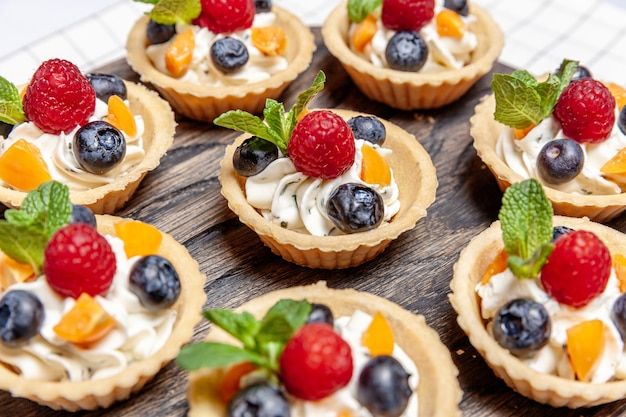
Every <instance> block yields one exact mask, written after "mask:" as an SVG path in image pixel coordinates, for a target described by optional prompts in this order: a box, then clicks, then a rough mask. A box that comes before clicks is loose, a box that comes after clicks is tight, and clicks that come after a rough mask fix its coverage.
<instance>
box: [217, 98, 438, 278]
mask: <svg viewBox="0 0 626 417" xmlns="http://www.w3.org/2000/svg"><path fill="white" fill-rule="evenodd" d="M332 111H333V112H335V113H337V114H338V115H340V116H341V117H343V118H344V119H346V120H347V119H349V118H351V117H355V116H358V115H362V114H361V113H357V112H353V111H349V110H337V109H333V110H332ZM380 121H381V122H382V123H383V124H384V125H385V128H386V129H387V139H386V140H385V143H384V145H383V147H385V148H390V149H391V150H392V151H393V153H392V155H391V157H390V159H389V160H388V161H387V162H388V163H389V166H390V167H391V169H392V170H393V175H394V178H395V180H396V182H397V184H398V188H399V199H400V201H401V208H400V211H399V212H398V214H396V215H395V217H394V218H393V219H392V221H391V222H390V223H388V224H383V225H382V226H380V227H378V228H376V229H373V230H369V231H367V232H362V233H353V234H346V235H341V236H312V235H308V234H303V233H298V232H295V231H292V230H288V229H285V228H282V227H280V226H279V225H277V224H275V223H272V222H270V221H267V220H265V219H264V218H263V216H262V215H261V214H260V213H259V212H258V211H257V210H256V209H255V208H254V207H252V206H251V205H250V204H248V202H247V201H246V195H245V188H244V186H245V177H242V176H240V175H238V174H237V173H236V172H235V169H234V167H233V154H234V152H235V149H236V148H237V146H239V145H240V144H241V143H242V142H243V141H244V140H245V139H246V138H248V137H249V136H250V135H247V134H245V135H241V136H239V137H238V138H237V139H236V140H235V142H234V143H233V144H231V145H229V146H228V147H226V154H225V156H224V158H223V159H222V161H221V163H220V166H221V172H220V174H219V180H220V183H221V184H222V195H223V196H224V197H225V198H226V200H227V201H228V207H230V209H231V210H232V211H233V212H235V214H237V215H238V216H239V220H240V221H241V222H242V223H244V224H245V225H247V226H248V227H250V228H251V229H252V230H254V231H255V232H256V233H257V234H258V235H259V237H260V238H261V240H262V241H263V243H264V244H265V245H266V246H268V247H269V248H270V249H271V250H272V252H274V253H275V254H276V255H279V256H282V257H283V258H284V259H285V260H287V261H290V262H293V263H296V264H298V265H302V266H307V267H309V268H324V269H338V268H347V267H352V266H357V265H360V264H362V263H363V262H366V261H368V260H370V259H372V258H374V257H375V256H377V255H378V254H380V253H382V251H383V250H385V248H386V247H387V246H388V245H389V243H391V241H392V240H393V239H395V238H397V237H398V236H399V235H400V234H401V233H403V232H405V231H408V230H410V229H412V228H413V227H414V226H415V224H416V223H417V221H418V220H419V219H421V218H422V217H425V216H426V209H427V208H428V207H429V206H430V205H431V204H432V203H433V201H434V200H435V194H436V189H437V186H438V182H437V176H436V173H435V166H434V165H433V163H432V161H431V159H430V155H428V153H427V152H426V150H425V149H424V148H423V147H422V145H421V144H420V143H419V142H418V141H417V139H416V138H415V136H413V135H411V134H410V133H408V132H406V131H405V130H403V129H402V128H400V127H398V126H396V125H394V124H392V123H390V122H387V121H385V120H383V119H380Z"/></svg>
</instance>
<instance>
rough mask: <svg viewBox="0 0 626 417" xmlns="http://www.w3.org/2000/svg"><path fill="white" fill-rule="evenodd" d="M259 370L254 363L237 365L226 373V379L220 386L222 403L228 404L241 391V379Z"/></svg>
mask: <svg viewBox="0 0 626 417" xmlns="http://www.w3.org/2000/svg"><path fill="white" fill-rule="evenodd" d="M257 369H258V368H257V366H256V365H255V364H253V363H252V362H241V363H237V364H235V365H233V366H231V367H230V368H228V370H227V371H226V374H225V375H224V379H222V382H221V383H220V385H219V393H220V397H221V398H222V401H224V402H225V403H228V402H229V401H230V400H231V399H232V398H233V397H234V396H235V394H237V393H238V392H239V391H241V378H243V377H244V376H246V375H248V374H249V373H250V372H253V371H256V370H257Z"/></svg>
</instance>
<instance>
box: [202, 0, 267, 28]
mask: <svg viewBox="0 0 626 417" xmlns="http://www.w3.org/2000/svg"><path fill="white" fill-rule="evenodd" d="M200 4H201V5H202V12H201V13H200V16H198V17H197V18H196V19H194V20H193V22H192V23H193V24H194V25H198V26H201V27H206V28H207V29H209V30H210V31H211V32H213V33H216V34H217V33H232V32H236V31H239V30H244V29H248V28H249V27H251V26H252V21H253V20H254V15H255V8H254V0H228V1H224V0H201V1H200Z"/></svg>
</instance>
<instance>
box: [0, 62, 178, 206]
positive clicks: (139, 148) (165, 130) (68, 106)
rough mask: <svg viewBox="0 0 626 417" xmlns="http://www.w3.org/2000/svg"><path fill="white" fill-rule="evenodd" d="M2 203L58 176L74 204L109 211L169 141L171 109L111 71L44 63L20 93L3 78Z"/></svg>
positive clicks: (172, 125) (0, 90)
mask: <svg viewBox="0 0 626 417" xmlns="http://www.w3.org/2000/svg"><path fill="white" fill-rule="evenodd" d="M0 84H1V88H0V94H1V95H2V98H3V99H4V102H5V103H7V105H6V106H4V107H3V108H2V111H0V123H1V124H2V126H1V127H2V130H1V131H0V202H2V203H4V204H5V205H7V206H9V207H14V208H15V207H19V206H20V204H21V203H22V201H23V200H24V198H25V197H26V195H27V193H28V192H29V191H31V190H34V189H36V188H37V187H38V186H39V185H40V184H42V183H44V182H46V181H49V180H55V181H59V182H62V183H63V184H65V185H67V186H68V187H69V188H70V197H71V199H72V201H73V202H74V203H76V204H80V205H85V206H87V207H89V208H90V209H91V210H92V211H93V212H94V213H97V214H105V213H106V214H112V213H113V212H115V211H116V210H118V209H119V208H121V207H122V206H124V204H126V202H127V201H128V200H129V199H130V198H131V197H132V195H133V193H134V192H135V190H136V189H137V187H138V186H139V184H140V183H141V180H142V179H143V178H144V176H145V175H146V174H147V173H148V171H151V170H153V169H155V168H156V167H157V166H158V165H159V162H160V159H161V157H163V155H165V152H166V151H167V149H168V148H169V146H170V145H171V144H172V141H173V138H174V133H175V129H176V122H175V120H174V113H173V112H172V110H171V108H170V106H169V105H168V103H167V102H166V101H165V100H163V99H161V98H160V97H159V96H158V94H156V93H155V92H153V91H149V90H148V89H146V88H145V87H144V86H142V85H138V84H134V83H130V82H126V81H124V80H122V79H121V78H119V77H117V76H115V75H109V74H87V75H84V74H82V73H81V72H80V70H79V69H78V68H77V67H76V66H75V65H74V64H72V63H71V62H69V61H66V60H61V59H51V60H48V61H45V62H43V63H42V64H41V66H40V67H39V68H38V69H37V71H36V72H35V73H34V75H33V77H32V79H31V80H30V82H29V84H28V85H27V86H26V87H25V88H24V90H23V91H22V93H21V94H20V92H19V91H18V89H17V87H16V86H14V85H13V84H11V83H10V82H9V81H7V80H5V79H4V78H2V77H0Z"/></svg>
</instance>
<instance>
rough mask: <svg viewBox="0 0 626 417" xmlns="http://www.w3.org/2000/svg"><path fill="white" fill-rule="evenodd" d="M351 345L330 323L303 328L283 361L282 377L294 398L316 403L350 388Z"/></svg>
mask: <svg viewBox="0 0 626 417" xmlns="http://www.w3.org/2000/svg"><path fill="white" fill-rule="evenodd" d="M352 369H353V366H352V351H351V349H350V345H349V344H348V343H347V342H346V341H345V340H343V339H342V338H341V336H339V335H338V334H337V333H336V332H335V330H334V329H333V328H332V326H330V325H328V324H327V323H311V324H306V325H304V326H302V327H301V328H300V330H298V331H297V332H296V334H294V335H293V337H292V338H291V339H289V341H288V342H287V345H286V346H285V349H284V350H283V353H282V355H281V357H280V376H281V377H282V380H283V383H284V384H285V389H286V390H287V392H289V393H290V394H292V395H293V396H295V397H297V398H300V399H303V400H308V401H316V400H320V399H322V398H325V397H327V396H329V395H331V394H333V393H334V392H336V391H338V390H339V389H341V388H343V387H345V386H346V385H348V382H350V379H351V378H352Z"/></svg>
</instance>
